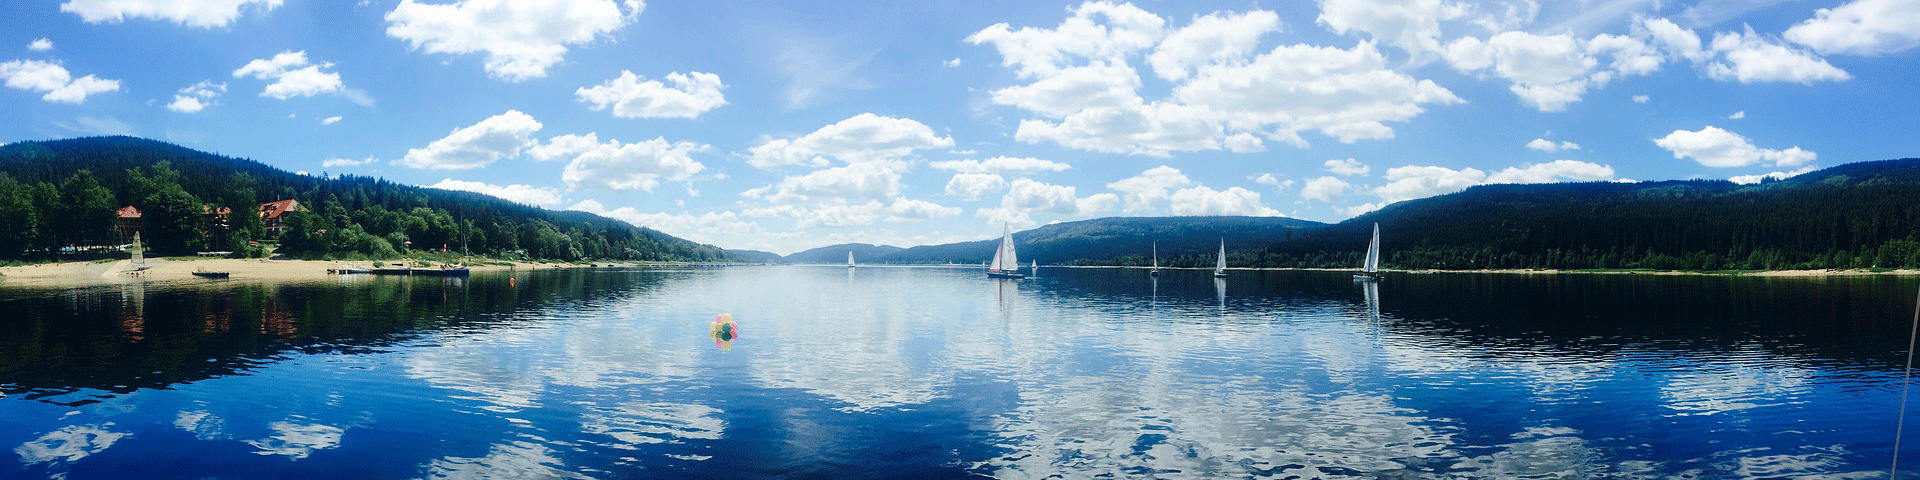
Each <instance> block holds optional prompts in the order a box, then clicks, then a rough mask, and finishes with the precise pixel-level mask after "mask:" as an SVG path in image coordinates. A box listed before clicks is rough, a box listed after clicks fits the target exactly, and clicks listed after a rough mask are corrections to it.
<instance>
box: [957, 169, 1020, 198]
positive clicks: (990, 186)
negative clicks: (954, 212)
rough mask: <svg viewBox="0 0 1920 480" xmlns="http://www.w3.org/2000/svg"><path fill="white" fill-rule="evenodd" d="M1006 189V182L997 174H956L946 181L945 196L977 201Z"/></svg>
mask: <svg viewBox="0 0 1920 480" xmlns="http://www.w3.org/2000/svg"><path fill="white" fill-rule="evenodd" d="M1006 188H1007V180H1006V179H1005V178H1003V177H1001V176H1000V174H997V173H956V174H953V178H951V179H948V180H947V188H946V192H947V195H953V196H956V197H960V198H964V199H967V200H979V199H980V197H984V196H987V194H991V193H994V192H998V191H1001V190H1004V189H1006Z"/></svg>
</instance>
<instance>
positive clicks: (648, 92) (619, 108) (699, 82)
mask: <svg viewBox="0 0 1920 480" xmlns="http://www.w3.org/2000/svg"><path fill="white" fill-rule="evenodd" d="M641 80H643V78H642V77H640V76H639V75H634V74H633V72H630V71H626V70H621V71H620V77H619V78H615V79H613V80H608V81H607V82H606V83H603V84H600V85H599V86H596V87H581V88H580V89H578V90H575V91H574V95H575V96H577V97H579V99H580V101H582V102H586V103H591V104H593V109H594V110H603V109H606V108H608V107H612V108H613V116H615V117H620V118H695V117H699V116H700V114H702V113H706V112H707V111H708V110H713V109H715V108H719V107H720V106H721V105H726V104H727V99H726V96H725V95H722V94H721V93H720V91H721V90H723V89H725V88H727V85H726V84H724V83H720V76H719V75H715V74H711V73H704V72H690V73H687V74H682V73H680V72H673V73H669V74H667V82H669V83H672V84H673V86H671V87H670V86H667V85H666V84H665V83H661V82H660V81H659V80H646V81H644V82H643V81H641Z"/></svg>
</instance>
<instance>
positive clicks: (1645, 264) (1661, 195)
mask: <svg viewBox="0 0 1920 480" xmlns="http://www.w3.org/2000/svg"><path fill="white" fill-rule="evenodd" d="M1376 222H1377V223H1379V224H1380V228H1381V243H1382V245H1383V251H1384V253H1386V259H1385V260H1384V262H1383V263H1384V264H1385V265H1386V266H1388V267H1392V268H1442V269H1475V268H1656V269H1684V270H1720V269H1789V268H1791V269H1804V268H1867V267H1882V268H1906V267H1915V266H1920V242H1916V241H1920V159H1902V160H1885V161H1874V162H1860V163H1852V164H1847V165H1841V166H1837V167H1832V168H1828V169H1824V170H1820V171H1815V172H1810V173H1807V174H1803V175H1799V176H1796V177H1792V178H1789V179H1786V180H1783V181H1772V182H1766V183H1761V184H1755V185H1739V184H1734V183H1731V182H1726V181H1666V182H1640V183H1559V184H1534V185H1482V186H1477V187H1473V188H1469V189H1467V190H1465V191H1461V192H1458V193H1453V194H1448V195H1440V196H1436V197H1431V198H1425V199H1419V200H1409V201H1405V202H1400V203H1397V204H1393V205H1389V206H1387V207H1385V208H1382V209H1380V210H1379V211H1376V212H1373V213H1369V214H1366V215H1362V216H1360V217H1356V218H1354V219H1351V220H1348V221H1346V222H1341V223H1339V224H1337V225H1333V226H1329V227H1327V228H1323V229H1318V230H1315V231H1313V232H1311V233H1308V234H1307V235H1303V236H1301V237H1300V238H1296V239H1293V240H1290V241H1278V242H1275V243H1274V244H1272V245H1270V246H1269V247H1268V248H1267V249H1266V251H1265V252H1264V253H1263V254H1261V255H1260V256H1259V257H1258V259H1257V260H1255V262H1256V263H1258V264H1261V265H1267V266H1297V267H1353V266H1355V265H1358V264H1359V253H1360V250H1361V249H1363V248H1365V246H1366V242H1367V237H1368V235H1370V233H1371V229H1372V226H1373V224H1374V223H1376Z"/></svg>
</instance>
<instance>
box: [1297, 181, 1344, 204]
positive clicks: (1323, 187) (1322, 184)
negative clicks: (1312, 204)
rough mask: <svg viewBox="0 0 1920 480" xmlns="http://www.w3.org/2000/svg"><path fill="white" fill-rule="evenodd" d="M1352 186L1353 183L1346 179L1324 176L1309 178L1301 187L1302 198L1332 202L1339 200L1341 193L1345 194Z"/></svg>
mask: <svg viewBox="0 0 1920 480" xmlns="http://www.w3.org/2000/svg"><path fill="white" fill-rule="evenodd" d="M1351 187H1353V184H1350V183H1347V181H1346V180H1341V179H1339V178H1338V177H1332V176H1324V177H1320V178H1315V179H1312V180H1307V184H1306V185H1303V186H1301V187H1300V198H1304V199H1308V200H1318V201H1322V202H1332V201H1334V200H1338V199H1339V198H1340V196H1341V195H1345V194H1346V193H1347V189H1348V188H1351Z"/></svg>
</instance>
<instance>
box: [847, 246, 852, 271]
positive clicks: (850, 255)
mask: <svg viewBox="0 0 1920 480" xmlns="http://www.w3.org/2000/svg"><path fill="white" fill-rule="evenodd" d="M847 268H853V251H852V250H847Z"/></svg>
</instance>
